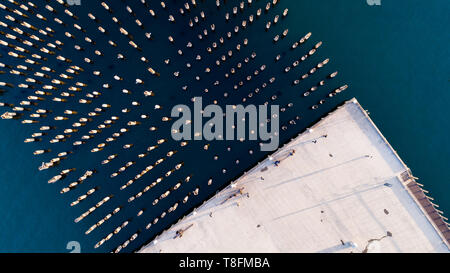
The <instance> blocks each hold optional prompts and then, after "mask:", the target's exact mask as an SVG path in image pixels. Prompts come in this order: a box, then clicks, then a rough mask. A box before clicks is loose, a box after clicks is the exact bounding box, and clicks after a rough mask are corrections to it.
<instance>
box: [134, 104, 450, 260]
mask: <svg viewBox="0 0 450 273" xmlns="http://www.w3.org/2000/svg"><path fill="white" fill-rule="evenodd" d="M294 150H295V153H293V154H291V155H290V153H292V152H293V151H294ZM276 161H279V164H277V165H278V166H276V164H274V163H275V162H276ZM444 220H445V218H443V217H442V216H441V215H440V212H439V211H438V210H437V209H436V208H435V206H434V205H433V204H432V203H431V202H430V200H429V198H428V197H427V196H426V195H425V193H424V191H423V190H422V189H421V187H420V184H418V183H416V182H415V179H414V177H413V176H412V175H411V171H410V170H409V169H408V167H407V166H406V165H405V164H404V163H403V162H402V160H401V159H400V158H399V156H398V155H397V153H396V152H395V151H394V149H393V148H392V147H391V146H390V145H389V143H388V142H387V141H386V139H385V138H384V137H383V135H382V134H381V133H380V131H379V130H378V129H377V127H376V126H375V125H374V123H373V122H372V121H371V120H370V118H369V117H368V115H367V114H366V112H365V110H364V109H363V108H362V107H361V106H360V105H359V103H358V102H357V101H356V99H353V100H350V101H348V102H346V103H345V104H344V105H342V106H341V107H339V108H338V109H337V110H335V111H334V112H332V113H330V114H329V115H328V116H327V117H325V118H323V119H322V120H321V121H320V122H318V123H317V124H316V125H315V126H314V127H312V128H311V129H310V130H308V131H306V132H304V133H302V134H301V135H299V136H298V137H297V138H295V139H293V140H292V141H291V142H290V143H288V144H286V145H285V146H284V147H282V148H280V149H279V150H278V151H277V152H276V153H274V154H273V155H272V156H271V157H270V158H268V159H267V160H265V161H263V162H262V163H261V164H259V165H258V166H256V167H255V168H254V169H252V170H251V171H250V172H248V173H247V174H245V175H244V176H242V177H241V178H240V179H239V180H238V181H235V182H233V183H232V184H231V186H229V187H227V188H226V189H224V190H222V191H221V192H219V193H218V194H217V195H215V196H214V197H213V198H212V199H210V200H208V201H206V202H205V203H204V204H203V205H202V206H201V207H199V208H197V209H196V211H195V212H194V213H191V214H190V215H188V216H186V217H184V218H183V219H181V220H180V221H179V222H178V223H177V224H175V225H173V226H172V227H171V228H169V229H168V230H166V231H165V232H163V233H162V234H160V235H159V236H158V237H157V238H156V239H155V240H154V241H153V242H151V243H150V244H149V245H147V246H145V247H144V248H142V249H141V250H140V251H141V252H319V253H320V252H341V253H349V252H354V253H361V252H449V240H450V232H449V228H448V224H447V223H445V221H444ZM187 227H189V228H187ZM177 231H178V232H177Z"/></svg>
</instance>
